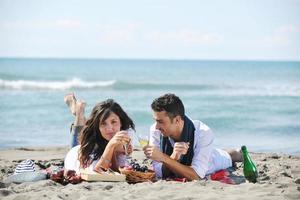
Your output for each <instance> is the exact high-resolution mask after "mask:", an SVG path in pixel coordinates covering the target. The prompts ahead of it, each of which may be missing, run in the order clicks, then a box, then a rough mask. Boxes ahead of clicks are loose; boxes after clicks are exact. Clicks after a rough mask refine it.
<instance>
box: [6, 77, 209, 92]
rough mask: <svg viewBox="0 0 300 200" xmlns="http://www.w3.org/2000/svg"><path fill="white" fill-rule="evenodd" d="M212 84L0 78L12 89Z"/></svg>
mask: <svg viewBox="0 0 300 200" xmlns="http://www.w3.org/2000/svg"><path fill="white" fill-rule="evenodd" d="M213 87H214V86H212V85H196V84H165V83H141V82H136V83H134V82H126V81H115V80H109V81H83V80H81V79H79V78H73V79H72V80H67V81H32V80H3V79H0V89H12V90H68V89H96V88H108V89H109V88H111V89H116V90H136V89H137V90H138V89H144V90H156V89H177V90H184V89H186V90H195V89H197V90H205V89H213Z"/></svg>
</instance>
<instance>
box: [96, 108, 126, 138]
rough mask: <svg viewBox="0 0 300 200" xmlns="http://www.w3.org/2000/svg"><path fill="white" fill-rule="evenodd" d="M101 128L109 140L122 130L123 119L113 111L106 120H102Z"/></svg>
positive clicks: (101, 131)
mask: <svg viewBox="0 0 300 200" xmlns="http://www.w3.org/2000/svg"><path fill="white" fill-rule="evenodd" d="M99 130H100V133H101V135H102V137H103V138H104V139H106V140H107V141H109V140H110V139H111V138H112V137H113V136H114V135H115V134H116V133H117V132H118V131H120V130H121V120H120V118H119V116H118V115H116V114H115V113H113V112H111V113H110V114H109V116H108V118H107V119H106V120H104V121H102V122H100V124H99Z"/></svg>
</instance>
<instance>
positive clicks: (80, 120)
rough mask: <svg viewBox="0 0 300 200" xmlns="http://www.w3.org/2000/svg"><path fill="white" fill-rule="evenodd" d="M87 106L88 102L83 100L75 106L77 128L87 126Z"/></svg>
mask: <svg viewBox="0 0 300 200" xmlns="http://www.w3.org/2000/svg"><path fill="white" fill-rule="evenodd" d="M85 106H86V102H85V101H82V100H78V101H77V102H76V105H75V116H76V118H75V122H74V125H76V126H83V125H84V124H85V117H84V109H85Z"/></svg>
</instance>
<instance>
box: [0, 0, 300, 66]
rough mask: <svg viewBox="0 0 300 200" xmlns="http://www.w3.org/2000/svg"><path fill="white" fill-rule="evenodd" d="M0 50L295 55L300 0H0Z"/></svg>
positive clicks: (299, 46) (25, 53)
mask: <svg viewBox="0 0 300 200" xmlns="http://www.w3.org/2000/svg"><path fill="white" fill-rule="evenodd" d="M0 57H38V58H40V57H46V58H49V57H54V58H128V59H135V58H136V59H209V60H210V59H212V60H296V61H299V60H300V0H226V1H224V0H186V1H182V0H126V1H125V0H118V1H117V0H106V1H103V0H73V1H71V0H0Z"/></svg>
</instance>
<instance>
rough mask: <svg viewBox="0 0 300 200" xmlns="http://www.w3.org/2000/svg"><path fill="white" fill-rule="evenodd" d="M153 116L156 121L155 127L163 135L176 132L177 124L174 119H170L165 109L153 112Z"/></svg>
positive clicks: (170, 134)
mask: <svg viewBox="0 0 300 200" xmlns="http://www.w3.org/2000/svg"><path fill="white" fill-rule="evenodd" d="M153 118H154V120H155V122H156V126H155V128H156V129H158V130H160V132H161V133H162V135H163V136H164V137H167V136H172V135H174V134H175V133H176V131H177V129H178V126H177V125H176V123H175V121H176V120H174V119H173V121H171V119H170V117H169V116H168V114H167V112H166V111H161V112H153Z"/></svg>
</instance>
